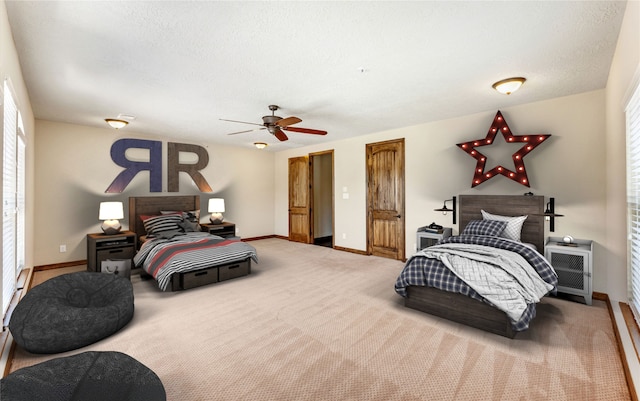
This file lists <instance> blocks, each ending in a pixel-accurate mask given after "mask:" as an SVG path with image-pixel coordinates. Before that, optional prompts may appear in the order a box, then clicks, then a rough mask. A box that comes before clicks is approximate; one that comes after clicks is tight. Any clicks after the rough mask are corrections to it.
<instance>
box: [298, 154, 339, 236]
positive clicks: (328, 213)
mask: <svg viewBox="0 0 640 401" xmlns="http://www.w3.org/2000/svg"><path fill="white" fill-rule="evenodd" d="M333 210H334V191H333V150H328V151H324V152H317V153H310V154H309V156H302V157H294V158H291V159H289V240H290V241H296V242H303V243H306V244H316V245H321V246H327V247H331V248H333V246H334V235H333V231H334V213H333Z"/></svg>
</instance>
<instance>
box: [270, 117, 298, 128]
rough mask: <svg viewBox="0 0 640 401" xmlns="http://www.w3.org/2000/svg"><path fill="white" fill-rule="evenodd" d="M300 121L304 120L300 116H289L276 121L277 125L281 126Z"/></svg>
mask: <svg viewBox="0 0 640 401" xmlns="http://www.w3.org/2000/svg"><path fill="white" fill-rule="evenodd" d="M299 122H302V120H301V119H299V118H298V117H287V118H283V119H281V120H278V121H277V122H276V125H277V126H279V127H286V126H287V125H293V124H298V123H299Z"/></svg>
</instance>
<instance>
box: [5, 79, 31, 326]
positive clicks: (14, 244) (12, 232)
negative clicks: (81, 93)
mask: <svg viewBox="0 0 640 401" xmlns="http://www.w3.org/2000/svg"><path fill="white" fill-rule="evenodd" d="M3 90H4V95H3V97H2V99H3V101H4V102H3V103H4V104H3V106H4V110H3V159H2V161H3V173H2V312H3V315H4V313H5V312H6V311H7V308H8V307H9V303H10V302H11V298H12V297H13V294H14V292H15V289H16V281H17V277H18V275H19V273H20V270H22V268H23V267H24V263H25V246H24V243H25V241H24V240H25V238H24V237H25V231H24V227H25V208H24V206H25V196H24V194H25V153H26V142H25V137H24V132H23V131H24V128H23V124H22V118H21V117H20V113H19V111H18V107H17V105H16V103H15V100H14V96H13V93H12V91H11V87H10V85H9V83H8V81H6V80H5V81H4V86H3Z"/></svg>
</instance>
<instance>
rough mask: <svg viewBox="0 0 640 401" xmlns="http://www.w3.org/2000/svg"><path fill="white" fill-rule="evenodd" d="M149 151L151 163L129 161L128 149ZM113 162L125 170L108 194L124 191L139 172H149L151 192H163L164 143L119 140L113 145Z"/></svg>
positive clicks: (108, 189)
mask: <svg viewBox="0 0 640 401" xmlns="http://www.w3.org/2000/svg"><path fill="white" fill-rule="evenodd" d="M130 148H138V149H149V161H148V162H137V161H133V160H129V159H127V156H126V152H127V149H130ZM111 160H113V161H114V163H115V164H117V165H118V166H120V167H124V168H125V170H124V171H123V172H121V173H120V174H118V176H117V177H116V179H115V180H113V182H112V183H111V185H109V188H107V190H106V191H105V192H106V193H118V192H122V191H124V189H125V188H126V187H127V185H129V183H130V182H131V180H133V177H135V176H136V175H137V174H138V173H139V172H141V171H145V170H149V191H150V192H162V142H159V141H148V140H144V139H130V138H123V139H118V140H117V141H115V142H114V143H113V145H111Z"/></svg>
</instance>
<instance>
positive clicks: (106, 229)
mask: <svg viewBox="0 0 640 401" xmlns="http://www.w3.org/2000/svg"><path fill="white" fill-rule="evenodd" d="M100 228H102V232H103V233H105V234H106V235H114V234H118V233H120V230H121V229H122V226H121V225H120V222H119V221H118V220H105V221H104V223H102V225H101V226H100Z"/></svg>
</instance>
